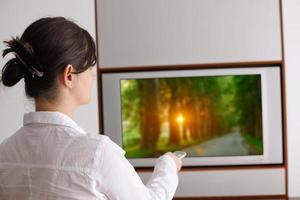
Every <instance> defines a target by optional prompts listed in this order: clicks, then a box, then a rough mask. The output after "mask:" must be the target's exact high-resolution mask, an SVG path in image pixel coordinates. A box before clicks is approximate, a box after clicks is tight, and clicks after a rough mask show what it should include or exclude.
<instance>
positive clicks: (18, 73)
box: [2, 37, 43, 86]
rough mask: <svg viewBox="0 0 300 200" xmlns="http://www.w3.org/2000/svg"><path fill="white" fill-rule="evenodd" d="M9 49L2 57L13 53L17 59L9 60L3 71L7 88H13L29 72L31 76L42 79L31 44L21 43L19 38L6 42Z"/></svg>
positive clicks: (3, 78)
mask: <svg viewBox="0 0 300 200" xmlns="http://www.w3.org/2000/svg"><path fill="white" fill-rule="evenodd" d="M4 43H5V44H6V45H7V47H8V48H7V49H5V50H3V54H2V57H5V56H6V55H7V54H8V53H13V54H14V55H15V58H13V59H11V60H9V61H8V62H7V63H6V64H5V66H4V67H3V69H2V82H3V84H4V85H6V86H13V85H15V84H16V83H17V82H19V81H20V79H21V78H23V77H24V76H25V74H26V72H29V73H30V74H31V76H33V77H34V76H35V75H37V76H38V77H42V76H43V73H42V72H40V71H38V70H37V69H36V66H38V67H39V68H40V65H39V64H38V63H37V62H36V59H35V56H34V51H33V48H32V46H31V45H30V44H29V43H26V42H23V41H21V40H20V39H19V38H18V37H16V38H12V39H11V40H10V41H5V42H4Z"/></svg>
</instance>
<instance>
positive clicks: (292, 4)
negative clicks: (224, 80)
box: [283, 0, 300, 197]
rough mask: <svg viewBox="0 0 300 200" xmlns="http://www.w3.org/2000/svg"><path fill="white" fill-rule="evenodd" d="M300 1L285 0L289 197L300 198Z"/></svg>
mask: <svg viewBox="0 0 300 200" xmlns="http://www.w3.org/2000/svg"><path fill="white" fill-rule="evenodd" d="M299 11H300V1H299V0H283V13H284V15H283V19H284V43H285V45H284V47H285V64H286V97H287V99H286V100H287V133H288V141H287V142H288V173H289V182H288V183H289V195H290V196H293V197H295V196H300V190H299V187H300V171H299V169H300V145H299V144H300V134H299V133H300V117H299V114H300V89H299V88H300V87H299V86H300V12H299Z"/></svg>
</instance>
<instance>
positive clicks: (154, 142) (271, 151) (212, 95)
mask: <svg viewBox="0 0 300 200" xmlns="http://www.w3.org/2000/svg"><path fill="white" fill-rule="evenodd" d="M101 81H102V82H101V86H102V103H103V104H102V108H103V112H102V114H103V115H102V116H103V130H104V134H105V135H107V136H109V137H110V138H111V139H112V140H113V141H114V142H116V143H117V144H118V145H119V146H120V147H121V148H123V149H124V150H125V152H126V154H125V156H126V157H127V158H128V160H129V161H130V163H131V164H132V165H133V166H135V167H152V166H154V164H155V162H156V159H157V157H158V156H160V155H162V154H164V153H165V152H168V151H171V152H173V151H176V150H183V151H186V152H187V157H186V158H185V159H183V166H184V167H186V166H228V165H229V166H231V165H268V164H282V163H283V124H282V100H281V98H282V94H281V87H282V86H281V70H280V66H263V67H260V66H257V67H253V66H252V67H241V68H238V67H236V66H235V67H234V68H229V67H227V68H211V69H201V68H200V69H178V68H176V69H171V70H160V71H155V70H154V71H149V70H148V71H142V70H141V71H139V70H136V71H112V72H102V74H101Z"/></svg>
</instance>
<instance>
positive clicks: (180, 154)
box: [174, 151, 186, 159]
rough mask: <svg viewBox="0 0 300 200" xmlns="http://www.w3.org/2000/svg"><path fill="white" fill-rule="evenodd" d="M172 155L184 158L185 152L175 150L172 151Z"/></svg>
mask: <svg viewBox="0 0 300 200" xmlns="http://www.w3.org/2000/svg"><path fill="white" fill-rule="evenodd" d="M174 155H175V156H176V157H177V158H179V159H182V158H184V157H185V156H186V152H184V151H175V152H174Z"/></svg>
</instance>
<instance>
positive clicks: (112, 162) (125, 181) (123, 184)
mask: <svg viewBox="0 0 300 200" xmlns="http://www.w3.org/2000/svg"><path fill="white" fill-rule="evenodd" d="M106 143H107V144H106V145H105V146H104V149H103V151H102V153H101V155H100V156H101V157H102V158H101V165H100V166H101V167H100V170H101V171H100V173H101V179H100V180H99V183H98V184H97V185H98V187H99V189H100V190H101V191H102V192H104V193H105V195H106V196H107V197H108V198H109V199H112V200H121V199H122V200H123V199H139V200H150V199H151V200H171V199H172V198H173V196H174V194H175V191H176V188H177V185H178V174H177V170H176V164H175V161H174V160H173V159H172V158H171V157H170V156H168V155H163V156H161V157H160V158H159V159H158V160H157V162H156V165H155V168H154V171H153V173H152V176H151V177H150V179H149V181H148V183H147V184H146V185H144V183H143V182H142V181H141V179H140V177H139V176H138V174H137V173H136V171H135V169H134V167H133V166H132V165H131V164H130V163H129V161H128V160H127V159H126V158H125V156H124V154H125V153H124V151H123V150H122V149H121V148H120V147H119V146H118V145H117V144H115V143H113V142H112V141H111V140H110V139H108V141H107V142H106Z"/></svg>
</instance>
